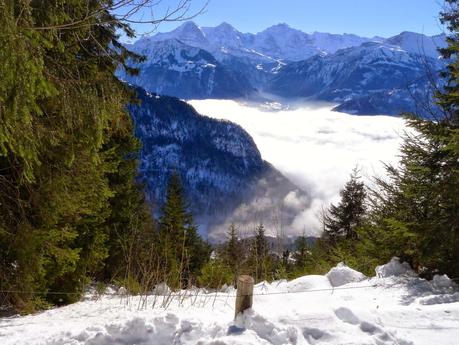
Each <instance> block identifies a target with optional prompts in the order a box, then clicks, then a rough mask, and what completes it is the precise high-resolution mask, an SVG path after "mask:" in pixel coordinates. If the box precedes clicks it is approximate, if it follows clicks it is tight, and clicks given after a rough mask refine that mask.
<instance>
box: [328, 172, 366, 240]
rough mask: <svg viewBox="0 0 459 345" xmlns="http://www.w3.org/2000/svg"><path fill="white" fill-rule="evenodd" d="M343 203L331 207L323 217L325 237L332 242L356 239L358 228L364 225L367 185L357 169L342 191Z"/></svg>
mask: <svg viewBox="0 0 459 345" xmlns="http://www.w3.org/2000/svg"><path fill="white" fill-rule="evenodd" d="M340 196H341V201H340V202H339V203H338V205H333V204H332V205H331V206H330V208H329V210H328V211H327V212H326V213H325V214H324V216H323V226H324V235H325V236H326V238H327V239H328V240H330V241H331V242H336V241H337V240H339V239H355V238H356V237H357V233H356V228H357V227H358V226H360V225H361V224H362V220H363V216H364V214H365V198H366V192H365V185H364V183H363V182H361V181H360V176H359V172H358V170H357V169H354V171H353V172H352V174H351V178H350V180H349V181H348V182H347V183H346V185H345V186H344V189H342V190H341V191H340Z"/></svg>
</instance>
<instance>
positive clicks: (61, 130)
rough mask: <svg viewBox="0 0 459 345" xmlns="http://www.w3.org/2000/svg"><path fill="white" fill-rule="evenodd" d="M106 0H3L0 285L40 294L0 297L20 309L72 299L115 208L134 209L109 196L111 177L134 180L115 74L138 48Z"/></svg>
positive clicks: (99, 260)
mask: <svg viewBox="0 0 459 345" xmlns="http://www.w3.org/2000/svg"><path fill="white" fill-rule="evenodd" d="M106 5H107V2H106V1H92V2H78V1H45V2H43V1H12V0H0V28H1V32H0V45H1V46H2V49H1V51H0V113H1V116H0V189H1V190H2V192H1V193H0V252H1V253H2V255H1V259H0V271H1V272H2V274H1V276H0V285H1V286H2V289H3V290H13V291H16V290H26V291H36V292H38V293H37V294H30V295H29V294H23V293H8V294H7V295H6V296H2V300H4V301H7V302H8V303H9V304H11V305H13V307H14V308H15V309H16V310H19V311H30V310H33V309H34V308H36V307H42V306H43V305H44V303H47V302H56V301H57V300H61V301H63V302H67V301H71V298H69V297H68V296H73V299H75V298H78V292H81V291H82V290H83V289H84V285H85V283H87V282H88V281H89V279H90V278H92V277H94V276H95V275H96V274H98V272H100V271H101V270H102V269H103V265H104V262H105V260H106V259H107V257H108V256H109V255H110V253H109V248H108V246H107V241H108V240H109V238H110V236H111V228H112V225H113V224H111V222H112V221H111V215H115V214H125V215H126V217H130V216H135V215H134V214H132V213H130V210H129V209H125V208H124V207H125V206H126V205H123V204H121V203H120V204H116V203H112V201H113V198H114V197H115V195H116V193H117V190H116V189H117V188H118V187H117V182H116V180H123V182H122V183H123V184H125V185H127V186H130V187H128V188H131V187H132V188H133V190H135V188H134V187H133V186H134V185H135V181H134V178H133V176H134V175H135V171H136V164H135V158H136V155H135V151H136V150H137V148H138V145H137V143H136V141H135V139H134V138H133V130H132V123H131V119H130V116H129V114H128V113H127V112H126V110H125V106H126V104H127V103H128V102H129V100H130V98H131V94H130V92H129V91H128V90H127V88H126V87H125V86H124V85H123V84H122V83H121V82H119V81H118V80H117V79H116V78H115V77H114V72H115V70H116V68H118V67H119V66H120V65H121V66H122V65H125V61H126V59H127V58H133V59H134V60H136V59H137V58H138V57H137V56H136V55H134V54H130V53H129V52H128V51H127V50H126V49H125V48H123V47H122V46H121V45H120V44H119V42H118V35H117V31H118V30H121V31H123V30H124V31H125V33H126V34H127V35H128V36H132V31H131V30H130V29H129V27H128V26H126V25H124V24H123V23H121V22H119V21H118V20H117V19H116V17H114V16H113V15H112V14H111V13H110V12H109V11H108V10H107V6H106ZM95 12H96V13H98V15H97V16H89V17H88V16H87V15H88V13H95ZM83 20H84V22H85V25H76V26H74V27H72V28H70V27H67V28H66V29H65V30H63V29H62V28H61V27H62V25H63V24H64V23H68V22H69V21H83ZM128 170H129V172H127V171H128ZM122 176H124V177H122ZM136 193H141V192H140V191H139V190H138V189H137V192H136ZM115 207H117V208H118V207H119V208H118V209H115ZM53 290H54V291H67V292H71V294H68V295H64V296H57V297H58V299H56V295H53V294H47V292H48V291H53Z"/></svg>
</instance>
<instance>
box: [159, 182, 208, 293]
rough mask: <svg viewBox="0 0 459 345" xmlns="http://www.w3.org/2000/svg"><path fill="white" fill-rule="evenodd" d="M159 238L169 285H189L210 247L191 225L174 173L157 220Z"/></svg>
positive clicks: (191, 217) (190, 217) (190, 218)
mask: <svg viewBox="0 0 459 345" xmlns="http://www.w3.org/2000/svg"><path fill="white" fill-rule="evenodd" d="M159 238H160V243H161V250H162V256H163V258H164V264H165V267H166V268H167V270H168V271H169V274H170V277H169V281H170V284H171V285H173V286H174V287H182V286H188V285H191V284H192V283H193V280H194V279H195V278H196V276H197V275H198V274H199V271H200V270H201V268H202V266H203V265H204V264H205V263H206V262H207V261H208V259H209V256H210V251H211V250H210V246H209V245H208V244H206V243H205V242H204V241H203V240H202V238H201V237H200V236H199V234H198V232H197V229H196V226H195V225H194V224H193V216H192V215H191V213H190V212H188V207H187V205H186V202H185V197H184V192H183V188H182V183H181V180H180V176H179V175H178V174H177V173H173V174H172V175H171V177H170V178H169V183H168V186H167V196H166V202H165V204H164V206H163V210H162V216H161V218H160V219H159Z"/></svg>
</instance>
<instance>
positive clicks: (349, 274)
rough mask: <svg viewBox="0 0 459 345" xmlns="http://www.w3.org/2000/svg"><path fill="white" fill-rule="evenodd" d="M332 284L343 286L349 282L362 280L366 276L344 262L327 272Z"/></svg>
mask: <svg viewBox="0 0 459 345" xmlns="http://www.w3.org/2000/svg"><path fill="white" fill-rule="evenodd" d="M326 276H327V278H328V280H330V283H331V285H332V286H334V287H336V286H341V285H346V284H349V283H354V282H360V281H362V280H364V279H365V278H366V277H365V275H364V274H362V273H360V272H358V271H356V270H353V269H352V268H350V267H348V266H346V265H345V264H344V263H342V262H341V263H339V264H338V265H337V266H336V267H334V268H332V269H331V270H330V272H328V273H327V274H326Z"/></svg>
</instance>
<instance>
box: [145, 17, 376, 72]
mask: <svg viewBox="0 0 459 345" xmlns="http://www.w3.org/2000/svg"><path fill="white" fill-rule="evenodd" d="M168 39H176V40H179V41H181V42H183V43H185V44H187V45H190V46H192V47H198V48H201V49H204V50H206V51H208V52H210V53H211V54H213V55H214V56H215V57H216V58H217V59H218V60H223V59H224V57H225V55H227V54H229V55H232V56H237V57H246V58H248V59H250V60H253V62H257V63H263V62H275V61H278V60H283V61H301V60H305V59H307V58H309V57H311V56H313V55H316V54H328V53H334V52H335V51H337V50H339V49H342V48H348V47H353V46H358V45H360V44H362V43H365V42H369V41H372V40H375V39H376V40H380V39H377V38H374V39H371V38H366V37H359V36H356V35H350V34H343V35H338V34H329V33H320V32H314V33H312V34H307V33H305V32H303V31H300V30H297V29H294V28H292V27H290V26H289V25H287V24H277V25H273V26H271V27H269V28H267V29H266V30H263V31H261V32H259V33H256V34H252V33H242V32H240V31H238V30H237V29H235V28H234V27H233V26H231V25H230V24H228V23H222V24H220V25H218V26H216V27H198V26H197V25H196V24H195V23H193V22H185V23H184V24H182V25H181V26H179V27H178V28H176V29H175V30H173V31H171V32H168V33H158V34H156V35H154V36H152V37H146V38H143V39H142V40H143V41H148V42H158V41H164V40H168Z"/></svg>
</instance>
